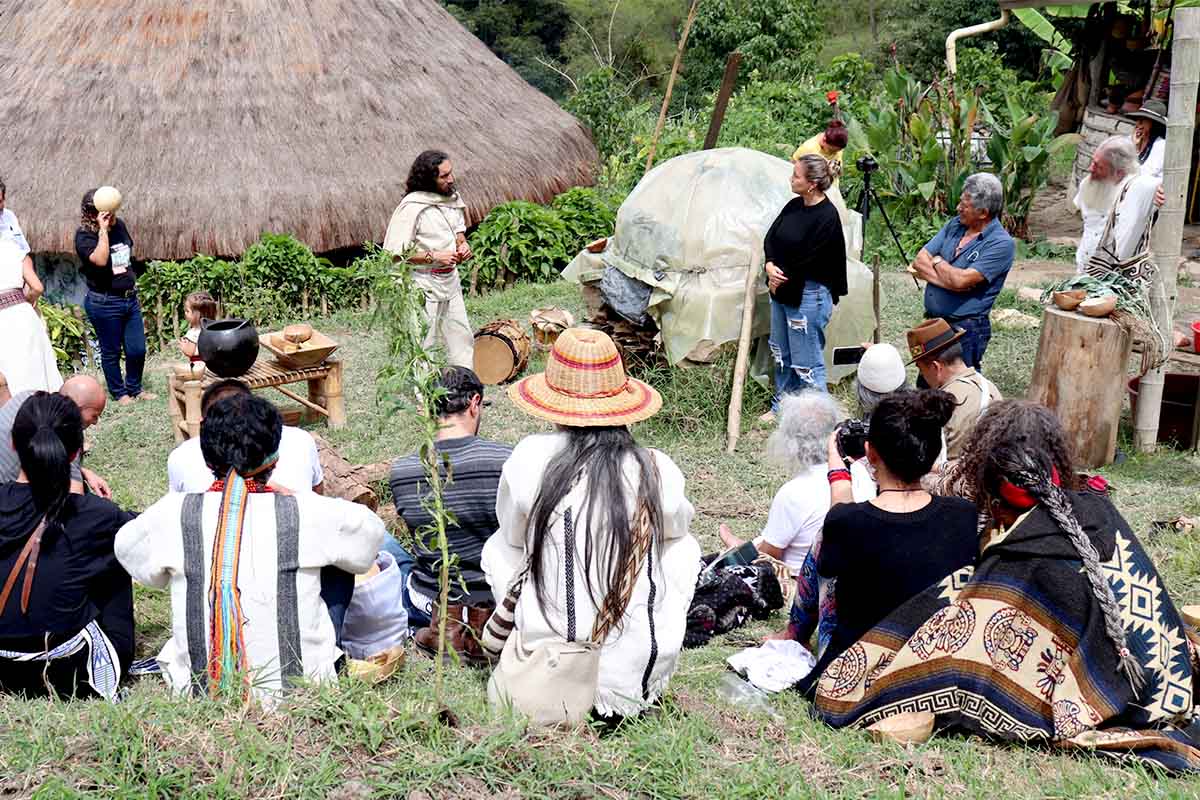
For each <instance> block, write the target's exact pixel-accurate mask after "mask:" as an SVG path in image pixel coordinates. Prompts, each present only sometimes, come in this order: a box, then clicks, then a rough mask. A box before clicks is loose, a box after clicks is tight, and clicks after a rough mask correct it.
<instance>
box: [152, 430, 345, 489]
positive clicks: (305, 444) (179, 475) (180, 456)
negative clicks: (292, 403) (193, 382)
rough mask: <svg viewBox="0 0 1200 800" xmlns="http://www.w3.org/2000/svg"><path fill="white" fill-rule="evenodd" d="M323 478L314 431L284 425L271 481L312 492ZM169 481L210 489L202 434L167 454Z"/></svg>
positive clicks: (171, 484)
mask: <svg viewBox="0 0 1200 800" xmlns="http://www.w3.org/2000/svg"><path fill="white" fill-rule="evenodd" d="M324 480H325V472H324V470H322V469H321V457H320V455H319V454H318V453H317V443H316V440H314V439H313V437H312V434H311V433H309V432H308V431H306V430H303V429H301V428H293V427H292V426H290V425H284V426H283V433H282V434H281V436H280V438H279V461H278V463H276V464H275V469H273V470H271V485H272V486H282V487H284V488H286V489H288V490H290V491H292V492H293V493H297V494H298V493H300V492H311V491H312V488H313V487H314V486H316V485H317V484H318V483H321V482H322V481H324ZM167 484H168V486H169V491H172V492H207V491H208V487H209V486H212V484H213V473H212V470H211V469H209V468H208V465H207V464H205V463H204V453H203V452H201V450H200V437H199V436H193V437H192V438H191V439H188V440H187V441H186V442H184V443H182V444H181V445H179V446H178V447H176V448H175V449H174V450H172V451H171V455H169V456H167Z"/></svg>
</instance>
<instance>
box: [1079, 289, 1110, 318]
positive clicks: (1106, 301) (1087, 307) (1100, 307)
mask: <svg viewBox="0 0 1200 800" xmlns="http://www.w3.org/2000/svg"><path fill="white" fill-rule="evenodd" d="M1116 307H1117V296H1116V295H1115V294H1110V295H1108V296H1107V297H1089V298H1088V299H1087V300H1084V301H1083V302H1082V303H1080V304H1079V307H1078V308H1076V309H1075V310H1076V311H1078V312H1079V313H1081V314H1085V315H1087V316H1089V317H1107V316H1108V315H1109V314H1111V313H1112V312H1113V310H1114V309H1115V308H1116Z"/></svg>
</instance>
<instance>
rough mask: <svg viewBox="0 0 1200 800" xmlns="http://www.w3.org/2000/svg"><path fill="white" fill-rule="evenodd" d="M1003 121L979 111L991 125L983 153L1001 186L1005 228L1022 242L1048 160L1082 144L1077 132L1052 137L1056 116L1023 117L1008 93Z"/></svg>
mask: <svg viewBox="0 0 1200 800" xmlns="http://www.w3.org/2000/svg"><path fill="white" fill-rule="evenodd" d="M1005 100H1006V101H1007V102H1006V104H1005V109H1004V113H1005V118H1004V119H997V118H996V117H995V116H994V115H993V114H992V113H991V111H990V110H989V109H987V108H986V107H984V109H983V112H984V115H985V118H986V120H987V122H988V123H989V125H990V126H991V137H990V138H989V139H988V145H987V153H988V158H990V159H991V162H992V169H993V170H994V171H995V173H996V176H997V177H999V178H1000V182H1001V183H1002V184H1003V185H1004V209H1005V220H1004V223H1005V227H1006V228H1008V230H1009V233H1011V234H1012V235H1014V236H1018V237H1020V238H1022V239H1028V238H1029V211H1030V208H1031V207H1032V206H1033V200H1034V198H1035V197H1036V196H1037V193H1038V191H1040V190H1041V188H1042V187H1043V186H1045V185H1046V180H1047V174H1046V171H1047V167H1048V166H1049V163H1050V157H1051V156H1053V155H1054V154H1055V153H1058V152H1059V151H1061V150H1063V149H1064V148H1067V147H1074V146H1076V145H1078V144H1079V142H1080V141H1082V139H1083V137H1082V136H1080V135H1079V134H1078V133H1064V134H1061V135H1059V136H1055V135H1054V127H1055V125H1057V124H1058V114H1056V113H1051V114H1046V115H1038V114H1026V113H1025V111H1024V110H1023V109H1022V108H1021V107H1020V105H1019V104H1018V103H1017V102H1016V100H1014V98H1013V96H1012V95H1011V94H1006V95H1005Z"/></svg>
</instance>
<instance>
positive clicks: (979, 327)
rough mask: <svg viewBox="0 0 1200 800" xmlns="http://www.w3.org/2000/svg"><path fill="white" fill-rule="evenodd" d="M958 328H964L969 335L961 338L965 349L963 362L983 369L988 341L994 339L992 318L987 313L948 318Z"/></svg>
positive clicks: (960, 340)
mask: <svg viewBox="0 0 1200 800" xmlns="http://www.w3.org/2000/svg"><path fill="white" fill-rule="evenodd" d="M947 321H948V322H949V323H950V324H951V325H953V326H954V327H956V328H962V329H963V330H964V331H966V332H967V335H966V336H964V337H963V338H961V339H959V340H958V341H959V343H960V344H961V345H962V349H963V363H965V364H966V365H967V366H968V367H973V368H975V369H981V368H982V367H983V354H984V353H985V352H986V351H987V346H988V342H990V341H991V340H992V320H991V318H990V317H989V316H988V315H987V314H980V315H979V316H976V317H962V318H961V319H950V320H947Z"/></svg>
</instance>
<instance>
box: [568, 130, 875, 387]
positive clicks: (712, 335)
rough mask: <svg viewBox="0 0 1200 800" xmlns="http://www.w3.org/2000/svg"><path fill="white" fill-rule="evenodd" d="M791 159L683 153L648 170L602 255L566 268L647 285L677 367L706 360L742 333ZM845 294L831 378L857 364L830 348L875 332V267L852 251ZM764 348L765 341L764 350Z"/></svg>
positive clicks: (852, 219) (850, 230)
mask: <svg viewBox="0 0 1200 800" xmlns="http://www.w3.org/2000/svg"><path fill="white" fill-rule="evenodd" d="M791 172H792V164H791V162H788V161H784V160H783V159H781V158H776V157H774V156H771V155H767V154H766V153H761V152H759V151H757V150H750V149H746V148H741V147H734V148H722V149H718V150H704V151H700V152H696V153H687V154H685V155H681V156H677V157H675V158H672V159H670V160H669V161H665V162H663V163H661V164H659V165H658V166H657V167H655V168H654V169H653V170H651V171H650V172H649V173H647V174H646V176H645V177H644V178H642V180H641V181H640V182H639V183H638V185H637V186H636V187H634V190H633V191H632V192H631V193H630V194H629V197H628V198H626V200H625V202H624V203H623V204H622V205H621V208H620V210H619V211H618V212H617V223H616V230H615V231H614V233H613V235H612V236H611V237H610V238H609V241H608V246H607V247H606V248H605V250H604V251H603V252H602V253H600V254H593V253H588V252H587V251H584V252H582V253H580V254H579V255H578V256H577V257H576V258H575V259H574V260H573V261H572V262H571V263H570V264H569V265H567V268H566V269H565V270H563V277H564V278H566V279H568V280H573V281H575V282H578V283H585V282H592V281H596V280H599V279H600V278H601V277H602V275H603V273H604V270H605V269H606V268H615V269H617V270H620V271H621V272H622V273H623V274H625V275H626V276H628V277H630V278H634V279H636V280H638V281H641V282H642V283H644V284H647V285H648V286H650V287H651V292H650V299H649V303H648V309H647V310H648V312H649V314H650V315H651V316H652V317H653V318H654V320H655V322H656V323H657V324H658V327H659V329H660V330H661V332H662V341H663V346H664V349H665V350H666V354H667V358H668V359H669V361H670V362H671V363H672V364H682V363H684V362H685V361H686V360H690V361H700V362H704V361H710V360H712V359H713V358H714V357H715V356H716V353H717V350H718V349H719V348H720V347H721V346H722V345H725V344H727V343H729V342H736V341H737V339H738V336H739V335H740V333H741V325H742V299H743V296H744V293H745V282H746V270H747V269H749V267H750V262H751V254H752V253H755V252H757V253H758V254H759V256H760V257H761V254H762V242H763V238H764V237H765V236H766V232H767V228H769V227H770V225H771V223H772V222H774V220H775V217H776V216H778V214H779V211H780V209H782V208H783V206H784V205H785V204H786V203H787V202H788V201H789V200H791V199H792V197H793V196H794V195H793V194H792V191H791V184H790V179H791ZM831 198H832V199H833V201H834V202H835V204H837V205H838V206H839V209H838V210H839V212H840V213H841V215H842V221H843V229H844V230H845V232H846V242H847V253H848V254H850V255H851V256H857V255H858V252H859V250H860V248H861V229H862V223H861V218H860V216H859V215H858V213H857V212H853V211H847V210H846V208H845V204H844V203H843V202H842V199H841V196H840V195H837V194H832V195H831ZM846 272H847V283H848V286H849V290H850V291H849V294H848V295H847V296H845V297H843V298H842V299H841V301H840V302H839V303H838V304H837V306H836V307H835V308H834V312H833V318H832V320H831V321H830V323H829V326H828V328H827V329H826V350H825V363H826V364H827V365H829V366H828V375H829V379H830V380H831V381H836V380H840V379H841V378H842V377H845V376H846V375H847V374H850V373H852V372H853V371H854V367H853V366H849V367H836V368H835V367H833V366H832V365H831V362H832V357H831V351H832V349H833V348H834V347H841V346H848V345H856V344H859V343H861V342H864V341H867V340H869V339H870V338H871V334H872V331H873V330H874V328H875V321H874V316H873V313H872V308H871V273H870V270H868V269H867V268H866V267H865V266H864V265H863V264H862V263H861V262H860V261H858V260H857V258H855V257H851V258H848V260H847V263H846ZM753 331H754V336H755V337H759V336H765V335H766V334H767V333H769V331H770V306H769V301H768V293H767V285H766V280H765V278H764V279H763V280H762V281H760V283H759V286H758V292H757V295H756V305H755V313H754V329H753ZM760 349H762V348H760Z"/></svg>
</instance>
